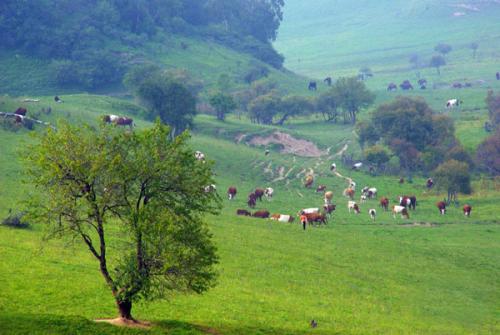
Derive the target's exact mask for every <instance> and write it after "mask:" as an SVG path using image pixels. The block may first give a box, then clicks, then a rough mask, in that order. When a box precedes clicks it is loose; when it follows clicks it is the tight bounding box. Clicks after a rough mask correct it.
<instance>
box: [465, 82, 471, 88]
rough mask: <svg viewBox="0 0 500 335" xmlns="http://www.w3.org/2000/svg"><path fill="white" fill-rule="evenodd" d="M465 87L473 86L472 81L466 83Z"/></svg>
mask: <svg viewBox="0 0 500 335" xmlns="http://www.w3.org/2000/svg"><path fill="white" fill-rule="evenodd" d="M464 87H467V88H471V87H472V83H464Z"/></svg>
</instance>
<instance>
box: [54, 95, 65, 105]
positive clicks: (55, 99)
mask: <svg viewBox="0 0 500 335" xmlns="http://www.w3.org/2000/svg"><path fill="white" fill-rule="evenodd" d="M54 101H55V102H56V103H58V104H60V103H61V102H63V101H62V100H61V98H59V97H58V96H57V95H56V96H55V97H54Z"/></svg>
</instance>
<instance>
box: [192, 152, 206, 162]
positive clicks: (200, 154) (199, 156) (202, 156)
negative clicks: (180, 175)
mask: <svg viewBox="0 0 500 335" xmlns="http://www.w3.org/2000/svg"><path fill="white" fill-rule="evenodd" d="M194 157H195V158H196V159H197V160H199V161H205V154H204V153H203V152H201V151H196V152H195V153H194Z"/></svg>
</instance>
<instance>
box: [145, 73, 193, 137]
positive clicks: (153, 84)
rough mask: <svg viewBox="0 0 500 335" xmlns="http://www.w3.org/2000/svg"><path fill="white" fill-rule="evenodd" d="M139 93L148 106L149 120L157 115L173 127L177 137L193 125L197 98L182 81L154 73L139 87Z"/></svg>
mask: <svg viewBox="0 0 500 335" xmlns="http://www.w3.org/2000/svg"><path fill="white" fill-rule="evenodd" d="M137 95H138V97H139V98H140V100H141V101H142V103H143V104H144V105H145V106H146V108H147V110H148V113H147V117H148V119H149V120H154V119H156V118H157V117H159V118H160V120H161V121H162V122H163V123H165V124H168V125H169V126H170V127H171V132H170V136H172V137H175V136H178V135H179V134H181V133H182V132H183V131H184V130H186V129H188V128H189V127H191V126H192V125H193V117H194V116H195V115H196V98H195V97H194V96H193V94H191V92H190V91H189V90H188V89H187V88H186V87H185V86H184V85H182V84H181V83H179V82H177V81H175V80H172V79H170V78H169V77H168V76H165V75H154V76H152V77H150V78H148V79H147V80H144V81H143V82H142V84H141V85H140V86H139V87H138V88H137Z"/></svg>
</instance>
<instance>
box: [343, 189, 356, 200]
mask: <svg viewBox="0 0 500 335" xmlns="http://www.w3.org/2000/svg"><path fill="white" fill-rule="evenodd" d="M354 193H355V192H354V190H353V189H352V188H346V189H345V190H344V196H346V197H348V198H350V199H351V200H352V199H354Z"/></svg>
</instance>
